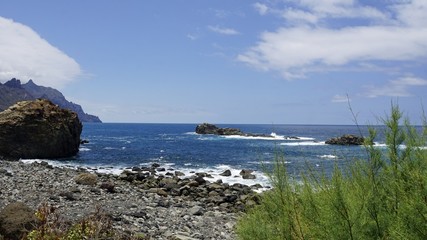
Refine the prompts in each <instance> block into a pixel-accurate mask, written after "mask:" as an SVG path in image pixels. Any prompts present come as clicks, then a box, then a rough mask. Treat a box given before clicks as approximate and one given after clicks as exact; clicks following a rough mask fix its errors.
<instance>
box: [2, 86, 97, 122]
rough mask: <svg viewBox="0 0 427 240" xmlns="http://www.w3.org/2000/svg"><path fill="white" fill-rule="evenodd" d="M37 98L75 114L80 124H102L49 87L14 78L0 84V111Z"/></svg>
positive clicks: (95, 117)
mask: <svg viewBox="0 0 427 240" xmlns="http://www.w3.org/2000/svg"><path fill="white" fill-rule="evenodd" d="M38 98H44V99H48V100H50V101H51V102H52V103H54V104H56V105H58V106H60V107H61V108H65V109H69V110H71V111H74V112H76V113H77V115H78V116H79V119H80V121H82V122H98V123H101V122H102V121H101V120H100V119H99V117H97V116H94V115H91V114H87V113H85V112H84V111H83V108H82V107H81V106H80V105H79V104H76V103H73V102H71V101H68V100H67V99H66V98H65V96H64V95H63V94H62V93H61V92H60V91H58V90H56V89H54V88H51V87H44V86H39V85H37V84H35V83H34V82H33V80H31V79H30V80H29V81H28V82H27V83H25V84H21V81H20V80H19V79H16V78H12V79H11V80H9V81H7V82H6V83H4V84H2V83H0V111H3V110H5V109H7V108H8V107H9V106H11V105H13V104H15V103H16V102H19V101H24V100H35V99H38Z"/></svg>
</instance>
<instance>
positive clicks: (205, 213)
mask: <svg viewBox="0 0 427 240" xmlns="http://www.w3.org/2000/svg"><path fill="white" fill-rule="evenodd" d="M158 167H159V166H157V165H153V166H152V168H158ZM152 168H151V169H152ZM135 170H137V171H139V170H140V169H136V168H135ZM154 172H155V171H154ZM82 173H87V170H85V169H78V170H74V169H71V168H58V167H52V166H51V165H49V164H46V163H31V164H28V163H23V162H20V161H3V160H0V183H1V184H0V209H3V208H4V207H5V206H6V205H8V204H10V203H14V202H16V201H21V202H23V203H25V204H26V205H28V206H29V207H31V208H32V209H34V210H36V209H37V208H38V207H40V206H41V205H42V204H43V203H47V204H49V205H50V206H53V207H55V208H56V209H57V211H58V212H59V213H60V214H61V215H62V216H63V217H64V218H65V219H67V220H70V221H76V220H78V219H80V218H81V217H83V216H87V215H89V214H90V213H93V212H94V209H96V208H97V207H100V208H102V209H103V210H105V211H107V212H108V213H109V214H110V215H111V216H112V219H113V228H115V229H117V230H119V231H123V232H134V233H141V234H143V235H144V236H148V237H149V239H183V240H193V239H224V240H227V239H236V238H237V237H236V235H235V233H234V225H235V223H236V221H237V218H238V216H239V215H241V212H240V211H241V210H240V209H241V206H240V205H243V206H244V204H245V203H241V202H240V201H239V200H241V199H248V201H250V203H251V204H252V203H253V202H254V201H256V198H253V197H251V196H252V195H250V194H249V195H248V194H246V192H247V191H249V190H250V188H249V187H247V186H246V188H247V189H249V190H247V189H245V186H244V185H243V186H242V185H235V186H234V185H233V186H228V185H227V184H224V185H221V183H214V184H213V183H209V181H207V180H205V179H204V178H203V177H202V176H206V177H208V174H206V175H203V174H198V175H195V176H194V177H193V178H191V177H190V178H189V179H188V180H186V179H183V180H180V179H178V177H176V176H161V177H160V176H157V175H154V174H153V173H150V174H148V175H141V174H140V176H145V177H144V180H141V181H139V180H136V175H133V174H131V173H130V172H129V171H128V172H123V173H122V174H121V175H120V176H116V175H110V174H96V173H93V174H96V175H97V178H93V179H92V181H93V182H90V184H88V185H85V184H79V183H81V182H79V183H77V182H76V181H75V178H76V176H79V175H80V176H81V174H82ZM144 174H145V173H144ZM175 175H181V174H180V173H178V174H177V173H175ZM166 177H168V179H166ZM169 177H172V178H169ZM185 177H186V178H188V177H189V176H185ZM141 179H142V177H141ZM147 179H150V180H147ZM162 179H166V180H162ZM95 181H96V183H95ZM144 181H145V182H144ZM143 183H144V184H143ZM150 184H151V185H152V186H149V185H150ZM209 184H210V185H209ZM161 186H166V188H164V187H161ZM236 189H237V190H236ZM230 191H233V194H232V195H225V193H227V192H230ZM245 191H246V192H245ZM251 194H252V193H251ZM211 196H212V197H214V198H211ZM239 204H240V205H239Z"/></svg>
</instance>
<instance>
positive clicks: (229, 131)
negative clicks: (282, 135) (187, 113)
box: [196, 123, 274, 138]
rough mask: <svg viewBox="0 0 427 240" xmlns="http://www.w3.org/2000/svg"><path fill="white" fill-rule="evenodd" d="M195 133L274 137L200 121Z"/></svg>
mask: <svg viewBox="0 0 427 240" xmlns="http://www.w3.org/2000/svg"><path fill="white" fill-rule="evenodd" d="M196 133H197V134H214V135H222V136H231V135H234V136H244V137H265V138H274V136H272V135H268V134H255V133H244V132H242V131H241V130H240V129H237V128H219V127H217V126H215V125H213V124H210V123H202V124H199V125H197V127H196Z"/></svg>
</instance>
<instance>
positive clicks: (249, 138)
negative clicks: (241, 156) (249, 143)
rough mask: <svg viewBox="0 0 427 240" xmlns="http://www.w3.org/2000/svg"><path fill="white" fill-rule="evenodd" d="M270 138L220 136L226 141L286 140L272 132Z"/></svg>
mask: <svg viewBox="0 0 427 240" xmlns="http://www.w3.org/2000/svg"><path fill="white" fill-rule="evenodd" d="M270 136H271V137H268V136H242V135H229V136H222V137H224V138H228V139H247V140H286V139H287V137H285V136H282V135H277V134H276V133H274V132H272V133H271V134H270Z"/></svg>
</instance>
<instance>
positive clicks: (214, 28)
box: [208, 26, 239, 35]
mask: <svg viewBox="0 0 427 240" xmlns="http://www.w3.org/2000/svg"><path fill="white" fill-rule="evenodd" d="M208 28H209V30H211V31H212V32H216V33H219V34H223V35H237V34H239V32H238V31H237V30H235V29H232V28H222V27H219V26H208Z"/></svg>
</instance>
